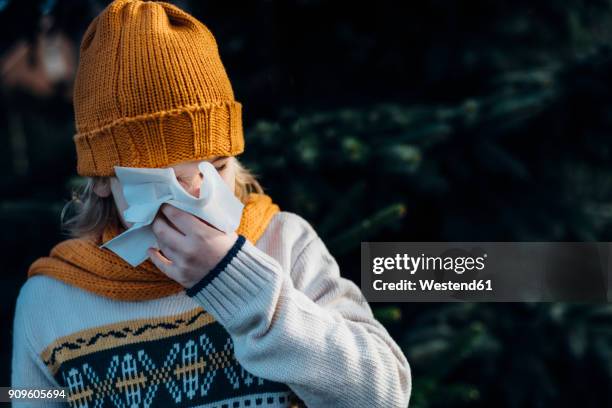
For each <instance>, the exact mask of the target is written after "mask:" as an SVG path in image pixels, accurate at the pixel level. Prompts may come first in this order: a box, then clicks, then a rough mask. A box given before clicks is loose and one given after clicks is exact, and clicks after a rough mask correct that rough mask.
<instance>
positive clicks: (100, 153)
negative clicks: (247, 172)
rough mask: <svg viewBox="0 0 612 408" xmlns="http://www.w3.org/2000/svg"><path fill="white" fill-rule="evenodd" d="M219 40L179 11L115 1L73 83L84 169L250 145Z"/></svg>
mask: <svg viewBox="0 0 612 408" xmlns="http://www.w3.org/2000/svg"><path fill="white" fill-rule="evenodd" d="M241 108H242V106H241V104H240V103H239V102H237V101H235V100H234V93H233V90H232V87H231V84H230V81H229V79H228V77H227V73H226V72H225V68H224V67H223V64H222V63H221V59H220V57H219V51H218V49H217V43H216V41H215V38H214V37H213V35H212V34H211V32H210V31H209V30H208V29H207V28H206V26H204V24H202V23H201V22H200V21H198V20H197V19H195V18H194V17H193V16H191V15H189V14H187V13H186V12H185V11H183V10H181V9H179V8H178V7H176V6H174V5H172V4H169V3H165V2H153V1H140V0H115V1H114V2H112V3H111V4H110V5H108V6H107V7H106V8H105V9H104V10H103V11H102V12H101V13H100V14H99V15H98V16H97V17H96V18H95V19H94V20H93V21H92V22H91V23H90V25H89V27H88V28H87V30H86V32H85V34H84V36H83V40H82V42H81V46H80V57H79V66H78V70H77V75H76V80H75V87H74V111H75V121H76V134H75V135H74V142H75V144H76V151H77V172H78V174H79V175H81V176H114V175H115V172H114V168H113V166H114V165H118V166H128V167H166V166H171V165H173V164H175V163H179V162H181V161H186V160H205V159H207V158H210V157H212V156H233V155H237V154H239V153H242V152H243V150H244V139H243V133H242V118H241Z"/></svg>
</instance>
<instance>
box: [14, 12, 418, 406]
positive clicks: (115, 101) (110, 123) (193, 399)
mask: <svg viewBox="0 0 612 408" xmlns="http://www.w3.org/2000/svg"><path fill="white" fill-rule="evenodd" d="M74 107H75V118H76V128H77V133H76V135H75V136H74V141H75V144H76V150H77V159H78V162H77V172H78V174H79V175H82V176H87V177H88V184H87V186H86V188H85V190H84V192H83V194H82V196H81V197H80V198H78V199H77V201H76V202H77V204H78V211H77V213H76V215H75V216H74V218H72V219H71V220H69V221H68V222H67V223H66V225H67V227H69V228H70V230H71V231H72V234H73V236H74V237H73V238H71V239H68V240H65V241H63V242H61V243H59V244H58V245H56V246H55V247H54V248H53V249H52V250H51V253H50V256H49V257H44V258H40V259H38V260H36V261H35V262H34V263H33V264H32V265H31V267H30V269H29V271H28V276H29V277H30V278H29V279H28V281H27V282H26V283H25V285H24V286H23V288H22V289H21V291H20V294H19V298H18V300H17V307H16V315H15V321H14V344H13V346H14V351H13V366H12V387H13V388H16V387H30V388H36V389H41V388H46V389H49V388H52V387H65V388H66V390H67V396H68V400H69V404H70V406H73V407H141V406H142V407H260V406H262V407H263V406H265V407H287V406H295V404H298V403H299V404H302V406H304V405H305V406H307V407H313V408H318V407H325V408H328V407H368V408H371V407H385V408H389V407H406V406H407V405H408V400H409V396H410V391H411V376H410V368H409V366H408V362H407V360H406V358H405V356H404V355H403V354H402V351H401V350H400V348H399V347H398V345H397V344H396V343H395V342H394V340H393V339H392V338H391V337H390V335H389V333H388V332H387V331H386V329H385V328H384V327H383V326H382V325H381V324H380V323H379V322H378V321H377V320H375V318H374V317H373V315H372V311H371V309H370V307H369V305H368V303H367V302H366V300H365V298H364V297H363V295H362V293H361V291H360V290H359V288H358V286H357V285H355V284H354V283H353V282H351V281H349V280H348V279H345V278H343V277H341V276H340V272H339V270H338V265H337V263H336V261H335V259H334V258H333V257H332V255H330V253H329V252H328V250H327V248H326V246H325V244H324V243H323V242H322V241H321V239H320V238H319V237H318V235H317V233H316V232H315V231H314V230H313V228H312V226H311V225H310V224H309V223H308V222H307V221H306V220H304V219H303V218H301V217H300V216H298V215H296V214H294V213H291V212H286V211H280V210H279V208H278V206H277V205H275V204H274V203H273V202H272V200H271V199H270V197H268V196H267V195H266V194H264V193H263V191H262V189H261V187H260V186H259V184H258V183H257V181H256V180H255V178H254V177H253V176H252V175H250V174H249V172H248V171H247V170H246V169H244V168H243V167H242V166H241V165H240V163H239V161H238V160H237V158H236V157H235V156H236V155H238V154H240V153H241V152H242V151H243V149H244V141H243V135H242V124H241V105H240V103H238V102H236V101H235V100H234V95H233V91H232V87H231V85H230V82H229V79H228V78H227V75H226V72H225V69H224V67H223V65H222V63H221V60H220V58H219V54H218V50H217V45H216V42H215V39H214V37H213V36H212V34H211V33H210V32H209V31H208V29H207V28H206V27H205V26H204V25H203V24H202V23H201V22H199V21H198V20H196V19H195V18H193V17H192V16H191V15H189V14H187V13H185V12H184V11H182V10H181V9H179V8H177V7H176V6H173V5H171V4H168V3H162V2H144V1H139V0H116V1H114V2H113V3H111V4H110V5H109V6H108V7H106V9H104V10H103V11H102V13H101V14H100V15H98V16H97V17H96V18H95V19H94V20H93V21H92V23H91V24H90V25H89V27H88V29H87V31H86V32H85V34H84V36H83V40H82V43H81V47H80V60H79V68H78V72H77V76H76V82H75V91H74ZM202 160H207V161H209V162H211V163H212V164H213V165H214V166H215V167H216V168H217V170H218V171H219V174H220V175H221V177H222V178H223V180H224V181H225V182H226V183H227V184H228V185H229V186H230V188H231V189H232V191H235V194H236V196H237V197H238V198H239V199H240V200H241V201H242V202H243V203H244V205H245V207H244V211H243V213H242V218H241V221H240V226H239V228H238V230H237V231H236V232H232V233H228V234H226V233H223V232H221V231H219V230H217V229H215V228H213V227H212V226H211V225H209V224H207V223H206V222H204V221H202V220H200V219H199V218H197V217H195V216H194V215H192V214H191V213H188V212H185V211H182V210H179V209H178V208H176V207H173V206H170V205H168V204H164V205H163V206H162V207H161V209H160V211H159V212H158V214H157V216H156V218H155V221H154V222H153V224H152V225H153V232H154V234H155V236H156V238H157V240H158V243H159V247H160V248H159V249H150V250H149V253H148V254H149V255H150V258H149V259H147V260H146V261H145V262H144V263H142V264H140V265H138V266H136V267H132V266H130V265H129V264H128V263H127V262H125V261H124V260H123V259H121V258H119V257H118V256H117V255H115V254H114V253H113V252H111V251H109V250H107V249H105V248H100V247H99V246H100V245H101V244H102V243H104V242H106V241H108V240H110V239H111V238H113V237H114V236H116V235H118V234H120V233H121V232H123V231H125V229H126V228H129V227H130V226H131V224H130V223H128V222H126V220H125V219H124V218H123V211H124V210H125V208H126V206H127V205H126V202H125V198H124V197H123V193H122V189H121V186H120V184H119V183H118V180H117V178H116V177H114V176H115V174H114V167H113V166H127V167H146V168H168V167H172V168H173V169H174V171H175V173H176V175H177V179H178V180H179V182H181V184H182V186H183V188H184V189H185V190H186V191H187V192H189V193H190V194H192V195H194V196H196V197H197V196H198V194H199V190H198V189H199V186H200V183H202V182H204V183H205V182H206V180H202V175H201V174H200V173H199V170H198V167H197V164H198V163H199V162H200V161H202ZM53 405H54V403H53V402H52V401H50V400H47V401H42V400H41V401H36V402H35V403H33V406H53Z"/></svg>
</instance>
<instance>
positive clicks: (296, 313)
mask: <svg viewBox="0 0 612 408" xmlns="http://www.w3.org/2000/svg"><path fill="white" fill-rule="evenodd" d="M291 276H295V277H296V279H295V281H296V282H299V286H297V287H296V285H295V284H294V281H293V279H292V278H291ZM188 294H189V295H190V296H192V297H194V298H195V299H196V300H197V301H198V302H199V303H200V304H201V305H202V307H204V308H205V309H206V310H208V311H209V312H210V313H211V314H212V315H213V316H214V317H215V318H216V319H217V321H218V322H219V323H220V324H222V325H223V326H224V327H225V328H226V330H227V331H228V333H229V334H230V336H231V337H232V340H233V342H234V354H235V356H236V359H237V360H238V361H239V362H240V363H241V364H242V365H243V366H244V368H245V369H246V370H247V371H249V372H251V373H253V374H255V375H257V376H260V377H262V378H267V379H269V380H272V381H277V382H282V383H285V384H287V385H288V386H289V387H290V388H291V389H292V390H293V391H294V392H295V393H296V394H297V396H298V397H300V398H301V399H302V400H303V401H304V402H305V404H306V405H307V406H308V407H309V408H318V407H385V408H388V407H401V408H405V407H407V406H408V401H409V398H410V393H411V373H410V367H409V365H408V361H407V360H406V357H405V356H404V354H403V353H402V351H401V349H400V348H399V346H398V345H397V344H396V342H395V341H394V340H393V339H392V338H391V336H390V335H389V333H388V332H387V330H386V329H385V328H384V326H382V324H381V323H380V322H378V321H377V320H376V319H375V318H374V316H373V314H372V311H371V309H370V307H369V305H368V303H367V301H366V299H365V298H364V296H363V294H362V293H361V290H360V289H359V287H358V286H357V285H355V284H354V283H353V282H352V281H350V280H348V279H346V278H343V277H341V276H340V273H339V268H338V265H337V263H336V261H335V259H334V258H333V257H332V255H331V254H330V253H329V252H328V250H327V248H326V246H325V245H324V243H323V242H322V240H321V239H320V238H319V237H318V236H316V237H315V238H314V239H312V240H310V242H309V243H308V244H307V245H306V246H305V247H304V248H303V250H301V252H300V254H299V255H298V256H297V257H296V259H295V261H294V262H293V266H292V270H291V271H283V270H282V268H281V266H280V264H279V263H278V262H277V261H276V260H275V259H274V258H272V257H271V256H269V255H268V254H266V253H265V252H263V251H262V250H260V249H258V248H257V247H255V246H254V245H252V244H251V243H250V242H249V241H246V240H245V239H244V237H243V236H239V238H238V240H237V241H236V244H234V247H233V248H232V249H231V250H230V251H229V252H228V254H227V255H226V257H225V258H224V259H223V260H222V261H221V262H220V263H219V265H217V267H216V268H215V269H213V270H212V271H211V272H210V273H209V274H208V275H206V276H205V277H204V278H203V279H202V281H201V282H199V283H198V284H196V285H195V286H194V287H193V288H191V289H189V290H188Z"/></svg>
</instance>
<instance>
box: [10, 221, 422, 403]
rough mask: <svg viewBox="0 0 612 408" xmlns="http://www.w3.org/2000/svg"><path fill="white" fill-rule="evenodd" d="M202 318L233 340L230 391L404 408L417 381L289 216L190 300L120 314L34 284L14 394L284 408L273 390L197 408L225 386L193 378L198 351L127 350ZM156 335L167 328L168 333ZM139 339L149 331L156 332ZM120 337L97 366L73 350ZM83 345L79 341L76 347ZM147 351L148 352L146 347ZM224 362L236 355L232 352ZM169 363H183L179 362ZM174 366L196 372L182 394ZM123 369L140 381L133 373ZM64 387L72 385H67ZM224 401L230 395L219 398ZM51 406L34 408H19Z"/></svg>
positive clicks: (42, 281)
mask: <svg viewBox="0 0 612 408" xmlns="http://www.w3.org/2000/svg"><path fill="white" fill-rule="evenodd" d="M202 308H203V309H204V310H205V311H206V312H208V315H207V316H209V317H210V319H209V321H212V320H213V318H214V321H216V322H217V323H218V324H220V325H221V326H222V327H223V329H224V331H226V334H227V333H228V334H229V336H230V337H231V342H230V343H232V344H231V345H230V346H233V354H234V356H233V357H234V358H235V362H236V366H235V367H234V368H235V369H236V370H234V368H232V367H233V366H231V365H228V364H229V363H226V364H225V366H224V367H225V368H223V370H222V371H219V375H220V376H225V377H226V378H228V379H229V380H231V381H233V382H231V383H230V384H233V385H234V388H235V389H241V388H239V387H242V389H245V388H246V387H247V386H249V385H250V384H251V383H253V381H254V380H255V379H256V380H257V381H259V382H258V384H260V385H261V384H269V385H274V384H276V383H279V384H283V385H286V386H288V387H289V388H290V390H291V391H293V392H294V393H295V394H296V395H297V396H299V398H301V399H302V400H303V401H304V402H305V404H306V405H307V406H308V407H312V408H319V407H321V408H323V407H325V408H327V407H347V408H349V407H350V408H354V407H368V408H374V407H381V408H382V407H384V408H392V407H398V408H399V407H401V408H405V407H407V406H408V400H409V397H410V392H411V374H410V367H409V365H408V362H407V360H406V357H405V356H404V354H403V353H402V351H401V350H400V348H399V347H398V345H397V344H396V342H395V341H394V340H393V339H392V338H391V336H390V335H389V333H388V332H387V330H386V329H385V328H384V327H383V326H382V325H381V324H380V323H379V322H378V321H377V320H376V319H375V318H374V317H373V315H372V311H371V309H370V307H369V305H368V303H367V301H366V300H365V298H364V297H363V294H362V293H361V291H360V289H359V287H358V286H357V285H355V284H354V283H353V282H351V281H350V280H348V279H345V278H343V277H341V276H340V272H339V270H338V265H337V263H336V261H335V259H334V258H333V257H332V255H330V253H329V252H328V250H327V248H326V246H325V244H324V243H323V241H322V240H321V239H320V237H319V236H318V235H317V234H316V232H315V231H314V229H313V228H312V226H311V225H310V224H309V223H308V222H307V221H306V220H304V219H303V218H302V217H300V216H298V215H296V214H294V213H290V212H286V211H281V212H279V213H277V214H276V215H275V216H274V218H273V219H272V221H271V223H270V224H269V225H268V227H267V229H266V231H265V233H264V235H263V236H262V237H261V238H260V239H259V240H258V241H257V244H256V245H253V244H251V243H250V242H249V241H246V240H244V238H243V237H240V238H239V240H238V241H237V242H236V244H235V245H234V247H233V248H232V250H230V253H228V255H227V256H226V257H225V258H224V260H223V261H222V262H221V264H220V265H218V267H217V268H215V269H214V270H213V271H212V272H211V273H210V274H209V275H207V277H205V278H204V279H203V280H202V282H200V283H199V284H198V285H196V286H195V287H194V288H192V290H188V291H185V292H181V293H179V294H176V295H172V296H168V297H165V298H162V299H155V300H150V301H141V302H122V301H116V300H111V299H107V298H104V297H101V296H98V295H95V294H92V293H89V292H86V291H83V290H81V289H79V288H76V287H73V286H69V285H67V284H64V283H63V282H60V281H58V280H55V279H53V278H49V277H46V276H35V277H33V278H31V279H29V280H28V281H27V282H26V283H25V285H24V286H23V287H22V289H21V291H20V294H19V297H18V300H17V307H16V315H15V321H14V342H13V364H12V387H31V388H50V387H58V386H65V387H68V386H69V387H72V388H74V389H75V390H77V391H78V392H81V391H83V389H86V390H91V389H97V390H98V391H100V390H103V392H106V393H107V394H106V397H108V400H105V401H104V404H102V405H100V406H121V404H124V403H125V405H124V406H126V407H130V406H134V407H136V406H143V407H144V406H150V407H155V406H171V405H156V403H157V404H159V402H158V398H161V395H162V394H161V393H162V392H166V391H163V389H164V386H163V385H165V389H167V392H168V394H167V395H168V396H169V398H174V399H173V401H175V402H176V403H177V405H175V406H190V407H195V406H198V407H204V406H206V407H213V406H218V407H222V406H228V407H242V406H266V407H281V406H282V407H285V406H288V405H287V401H286V399H285V398H284V397H285V394H283V393H282V392H281V393H279V392H272V391H271V390H272V389H273V388H268V389H267V390H268V391H266V392H265V393H264V391H261V393H260V394H261V395H260V396H259V397H258V398H257V403H259V402H260V401H261V400H262V398H263V403H262V404H261V405H259V404H257V405H256V404H255V403H253V405H250V400H249V402H246V401H247V399H249V398H251V397H253V395H254V394H253V393H254V392H255V391H253V392H251V391H249V392H251V394H249V396H248V398H247V396H246V394H243V395H242V396H241V397H240V398H239V396H236V397H234V398H233V399H231V398H226V399H225V400H223V401H217V402H216V403H214V404H205V405H204V404H196V403H195V399H194V400H193V401H194V402H193V403H192V404H191V405H190V401H192V400H191V399H190V398H192V397H193V395H195V394H194V392H191V393H190V391H189V390H190V389H189V387H192V388H193V385H194V384H196V383H197V385H198V387H200V388H197V389H198V390H199V392H201V394H198V395H205V394H206V392H208V390H210V388H205V387H204V385H205V384H206V387H210V385H211V384H212V383H213V381H217V380H215V379H214V378H215V377H214V373H213V372H208V374H206V377H204V372H205V371H204V369H203V368H202V365H200V366H197V367H200V368H199V370H200V371H198V368H197V367H196V366H194V364H193V362H194V361H199V362H200V363H201V362H202V361H203V360H202V357H201V356H200V357H198V358H199V360H193V361H192V360H189V359H188V358H187V360H186V356H187V357H189V356H188V355H187V354H185V353H186V351H185V350H192V351H193V350H195V349H190V348H188V347H183V346H186V345H193V344H195V343H189V342H188V341H187V342H186V343H181V341H183V340H181V339H180V338H179V337H169V336H170V335H169V334H162V335H156V336H158V337H159V338H161V337H164V336H166V337H169V338H171V339H178V340H173V341H174V343H172V344H171V347H170V348H169V350H171V351H172V350H174V352H173V353H170V354H168V355H166V357H165V360H164V359H161V358H160V359H158V361H157V363H154V362H153V360H154V359H149V357H148V354H151V353H153V351H151V350H153V349H151V350H149V351H147V350H146V349H145V345H146V344H147V343H146V342H145V343H143V342H142V341H143V340H142V339H137V340H134V341H128V340H127V339H129V338H130V336H135V335H136V333H137V332H138V333H139V331H137V330H136V329H133V330H127V329H126V327H136V326H137V325H138V324H140V323H139V322H142V321H148V322H150V321H158V320H159V321H161V320H163V319H170V318H171V319H175V320H173V321H175V322H176V321H179V322H182V321H183V320H187V319H183V320H180V319H179V320H176V316H183V315H185V314H187V315H189V314H190V313H191V315H189V316H192V315H193V313H195V312H194V311H196V310H200V311H201V310H202ZM202 313H203V312H202ZM147 319H148V320H147ZM155 319H158V320H155ZM160 319H161V320H160ZM194 319H195V318H194ZM194 319H192V320H194ZM164 321H166V320H164ZM168 321H170V320H168ZM190 321H191V320H190ZM124 326H125V327H124ZM160 326H163V327H168V324H165V325H160ZM141 327H147V328H150V327H151V324H148V325H146V326H141ZM108 328H112V329H113V330H107V329H108ZM121 330H123V331H124V332H122V333H123V335H122V336H119V335H117V336H116V337H117V338H119V339H120V340H118V341H120V342H121V343H117V344H116V345H113V344H111V345H108V344H110V343H108V341H110V340H109V339H111V336H109V337H107V338H106V340H108V341H107V343H105V344H107V345H106V346H99V345H96V347H97V348H96V352H97V353H98V354H96V357H95V358H94V357H91V358H90V360H79V359H83V358H85V357H83V354H84V353H85V352H83V353H81V354H78V353H77V354H78V355H77V354H74V348H75V347H76V348H79V347H81V345H80V344H85V341H84V340H82V339H84V338H85V339H86V335H85V334H91V333H94V332H99V333H101V332H104V333H107V334H108V333H114V334H116V333H117V332H118V331H119V332H120V331H121ZM143 330H144V329H143ZM143 330H141V331H143ZM173 330H174V329H173ZM177 333H178V332H177ZM181 333H183V332H181ZM107 334H105V335H107ZM75 335H76V336H75ZM182 335H184V334H182ZM97 336H100V335H99V334H98V335H97ZM158 337H155V338H156V339H157V338H158ZM77 338H78V339H81V340H78V341H73V340H74V339H77ZM92 338H94V337H92ZM96 338H97V337H96ZM203 338H204V337H200V340H202V339H203ZM147 339H148V340H147V341H152V340H151V338H150V337H149V338H147ZM70 341H73V342H72V343H70ZM160 341H161V340H160ZM92 342H93V341H90V342H89V343H92ZM69 343H70V344H73V347H72V348H71V349H70V350H68V351H65V353H73V354H62V352H63V351H62V350H63V349H62V347H63V346H62V345H66V344H69ZM89 343H88V344H89ZM128 343H129V344H128ZM156 344H157V343H156ZM169 344H170V343H169ZM202 344H204V343H202ZM206 344H207V345H208V346H209V347H210V345H209V344H208V343H206ZM135 345H136V346H138V347H141V348H142V349H140V350H136V349H134V350H133V351H129V349H127V348H126V347H135ZM77 346H78V347H77ZM122 347H123V348H122ZM155 347H156V348H155V350H160V349H161V348H163V347H162V346H161V345H159V344H157V345H156V346H155ZM180 349H182V354H181V353H180V352H179V350H180ZM122 350H123V351H122ZM126 350H128V351H126ZM225 350H226V351H227V350H231V348H228V345H226V347H225ZM53 351H54V352H56V353H52V352H53ZM100 353H107V354H104V356H108V361H109V362H110V363H109V364H110V365H109V364H107V363H104V364H102V365H100V367H103V368H105V367H108V368H106V369H98V372H97V374H96V375H94V374H93V373H94V371H96V370H95V369H92V367H93V368H95V367H96V366H95V364H94V360H96V361H97V360H99V358H98V355H99V354H100ZM147 353H148V354H147ZM92 355H94V354H90V356H92ZM50 356H51V357H53V358H51V357H50ZM62 356H63V357H62ZM136 356H137V357H136ZM181 356H182V359H183V360H182V361H183V362H185V361H191V363H190V364H187V365H182V366H181V365H180V364H179V363H180V361H181V360H180V358H181ZM56 357H57V359H55V358H56ZM73 357H74V359H72V358H73ZM62 358H63V360H62ZM104 358H106V357H104ZM171 358H174V359H176V361H175V360H172V361H171ZM60 360H61V361H60ZM77 362H78V363H77ZM113 362H114V363H116V364H114V365H113ZM162 362H163V366H162ZM171 363H172V364H171ZM130 364H131V365H130ZM139 364H140V366H139ZM156 364H157V365H156ZM173 364H174V365H173ZM175 366H176V367H188V368H189V367H196V369H194V370H192V371H193V373H195V374H194V375H195V376H194V375H192V376H191V377H187V376H186V375H185V374H184V371H183V377H181V378H182V382H181V381H178V382H176V383H175V382H174V380H175V378H174V377H172V375H180V373H179V371H180V370H179V371H177V370H178V368H177V369H176V370H175V371H170V370H171V368H172V367H175ZM113 367H114V368H113ZM126 367H127V368H129V369H131V370H132V371H129V370H127V371H126ZM139 367H141V368H139ZM145 368H146V369H149V370H153V369H155V370H157V371H156V373H157V374H154V375H153V374H150V375H149V374H146V373H145V374H142V373H144V372H145V371H144V370H145ZM62 370H63V371H62ZM113 370H115V371H113ZM121 370H123V371H121ZM139 370H142V371H139ZM163 370H166V371H163ZM231 370H234V371H231ZM60 372H61V373H62V374H61V376H60V374H59V373H60ZM104 372H105V373H106V378H107V380H108V384H113V385H116V384H118V381H119V380H120V379H121V378H123V379H125V378H127V377H126V376H127V375H128V374H130V373H132V374H133V373H137V374H138V375H137V376H136V374H133V377H130V378H137V379H138V381H140V383H139V384H140V385H142V388H138V387H137V388H130V389H128V388H125V395H123V394H121V393H118V394H110V392H109V391H108V388H104V387H103V386H101V385H100V384H102V383H103V382H104V381H106V380H104V375H103V374H104ZM126 373H127V374H126ZM167 373H174V374H167ZM177 373H179V374H177ZM236 373H238V374H236ZM132 374H130V375H132ZM122 375H123V377H121V376H122ZM147 375H148V376H149V377H147ZM198 375H200V377H198ZM156 376H157V377H156ZM164 376H165V377H164ZM253 376H254V377H253ZM153 377H155V378H162V377H163V379H164V381H167V383H166V382H164V381H162V382H160V381H161V380H157V383H159V384H160V385H157V386H154V385H152V384H153V383H155V381H153V382H151V381H152V380H151V378H153ZM62 378H63V379H64V380H65V381H66V383H64V384H61V383H62V381H60V380H61V379H62ZM219 378H220V377H219ZM247 380H248V381H247ZM79 381H80V382H79ZM88 381H89V383H87V382H88ZM147 381H148V382H147ZM189 381H191V382H189ZM194 381H195V383H194ZM198 381H199V382H198ZM240 381H242V382H240ZM105 384H106V383H105ZM236 384H237V385H236ZM79 387H80V388H79ZM88 387H89V388H88ZM92 387H93V388H92ZM96 387H98V388H96ZM262 387H263V385H262ZM195 389H196V388H193V390H195ZM227 389H228V387H227V386H224V388H223V390H227ZM79 390H80V391H79ZM262 390H263V388H262ZM77 391H75V394H74V395H76V396H73V397H74V398H73V399H72V402H71V403H70V405H71V406H78V407H85V406H97V405H94V404H93V402H94V400H89V401H88V400H87V399H86V398H85V397H82V395H81V394H77V393H76V392H77ZM128 391H129V392H128ZM136 391H138V394H136ZM100 392H102V391H100ZM232 392H233V391H232ZM89 395H91V394H89ZM164 395H166V394H164ZM209 395H210V394H209ZM258 395H259V394H258ZM262 396H263V397H262ZM77 397H78V398H77ZM81 397H82V399H79V398H81ZM106 397H105V398H106ZM147 398H148V399H147ZM274 398H276V399H274ZM253 401H255V400H253ZM111 402H112V403H111ZM88 403H89V405H87V404H88ZM223 403H225V405H223ZM113 404H114V405H113ZM266 404H267V405H266ZM55 405H57V404H55ZM55 405H53V404H51V403H49V402H47V403H44V402H36V403H31V404H26V403H20V404H18V405H16V406H20V407H21V406H24V407H25V406H36V407H40V406H55ZM64 405H65V403H64Z"/></svg>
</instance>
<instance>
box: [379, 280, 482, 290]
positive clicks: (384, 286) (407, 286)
mask: <svg viewBox="0 0 612 408" xmlns="http://www.w3.org/2000/svg"><path fill="white" fill-rule="evenodd" d="M372 286H373V287H374V290H408V291H414V290H422V291H433V290H435V291H479V292H480V291H484V290H493V285H492V283H491V280H490V279H487V280H483V279H480V280H476V279H474V280H472V281H470V282H452V281H448V282H436V281H435V280H433V279H419V284H418V286H417V283H416V282H414V281H409V280H407V279H402V280H401V281H399V282H383V281H382V280H380V279H377V280H375V281H374V282H373V285H372Z"/></svg>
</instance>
